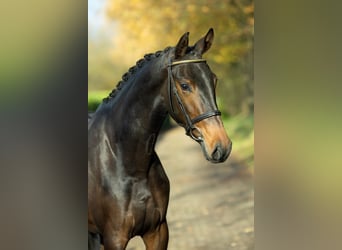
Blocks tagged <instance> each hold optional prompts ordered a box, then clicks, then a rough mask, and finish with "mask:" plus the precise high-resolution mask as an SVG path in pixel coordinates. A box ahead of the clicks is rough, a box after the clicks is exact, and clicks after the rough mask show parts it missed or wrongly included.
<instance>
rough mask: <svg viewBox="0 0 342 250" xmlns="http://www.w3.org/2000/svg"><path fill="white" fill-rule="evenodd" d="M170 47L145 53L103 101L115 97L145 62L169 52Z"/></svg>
mask: <svg viewBox="0 0 342 250" xmlns="http://www.w3.org/2000/svg"><path fill="white" fill-rule="evenodd" d="M170 49H171V47H166V48H165V49H164V50H163V51H161V50H158V51H157V52H155V53H148V54H146V55H144V57H143V58H141V59H140V60H138V61H137V62H136V64H135V65H134V66H132V67H130V68H129V69H128V71H127V72H126V73H125V74H123V75H122V80H121V81H119V82H118V84H117V85H116V87H115V89H113V90H112V91H111V92H110V94H109V96H108V97H106V98H104V99H103V101H104V102H108V101H109V100H110V99H111V98H113V97H115V96H116V94H117V92H118V91H119V90H121V89H122V87H123V85H124V84H125V83H127V82H128V80H129V79H130V78H131V76H133V75H134V74H135V73H136V72H137V71H138V70H139V69H140V68H142V66H143V65H144V64H145V62H148V61H150V60H151V59H153V58H157V57H159V56H161V55H162V54H165V53H167V52H168V51H169V50H170Z"/></svg>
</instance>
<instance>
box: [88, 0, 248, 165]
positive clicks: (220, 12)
mask: <svg viewBox="0 0 342 250" xmlns="http://www.w3.org/2000/svg"><path fill="white" fill-rule="evenodd" d="M210 27H213V28H214V31H215V38H214V43H213V46H212V47H211V49H210V51H209V52H208V53H207V54H205V55H204V57H205V58H206V59H207V60H208V63H209V65H210V67H211V68H212V70H213V72H215V73H216V74H217V76H218V78H219V82H218V87H217V101H218V105H219V108H220V110H221V111H222V113H223V115H222V117H223V120H224V123H225V127H226V129H227V132H228V133H229V136H230V137H231V138H232V140H233V142H234V149H233V150H234V152H235V153H237V154H239V155H240V157H241V159H244V160H245V161H246V164H248V165H249V166H253V164H254V149H253V145H254V128H253V127H254V85H253V37H254V1H253V0H231V1H219V0H200V1H198V0H189V1H166V0H160V1H155V0H144V1H139V0H115V1H114V0H89V3H88V32H89V33H88V64H89V65H88V77H89V83H88V91H89V93H88V110H90V111H92V110H95V109H96V107H97V105H98V104H99V103H100V102H101V101H102V98H104V97H106V96H107V95H108V94H109V93H110V91H111V90H112V89H113V88H115V86H116V84H117V82H118V81H119V80H120V79H121V76H122V75H123V74H124V73H125V72H126V71H127V69H128V68H129V67H130V66H133V65H134V64H135V62H136V61H137V60H139V59H140V58H142V57H143V55H144V54H146V53H153V52H155V51H157V50H162V49H164V48H165V47H167V46H175V45H176V43H177V42H178V39H179V38H180V36H181V35H182V34H184V33H185V32H187V31H189V32H190V44H193V43H195V42H196V41H197V40H198V39H199V38H201V37H202V36H203V35H205V34H206V32H207V31H208V29H209V28H210Z"/></svg>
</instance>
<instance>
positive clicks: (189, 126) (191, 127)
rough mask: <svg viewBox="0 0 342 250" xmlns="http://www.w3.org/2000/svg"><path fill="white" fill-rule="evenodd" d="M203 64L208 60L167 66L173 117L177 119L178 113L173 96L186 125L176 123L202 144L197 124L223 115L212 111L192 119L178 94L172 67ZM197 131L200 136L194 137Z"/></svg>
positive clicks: (184, 61)
mask: <svg viewBox="0 0 342 250" xmlns="http://www.w3.org/2000/svg"><path fill="white" fill-rule="evenodd" d="M201 62H206V60H205V59H189V60H181V61H175V62H171V61H170V63H169V64H168V65H167V69H168V93H169V105H170V113H171V116H173V117H174V118H176V113H175V110H174V107H173V98H172V94H173V95H174V96H175V97H176V100H177V103H178V105H179V108H180V110H181V112H182V113H183V116H184V118H185V123H186V124H182V123H180V122H178V121H176V122H177V123H178V124H179V125H181V126H182V127H184V128H185V131H186V134H187V135H188V136H190V137H191V138H192V139H194V140H195V141H197V142H202V141H203V138H202V133H201V131H200V129H199V128H197V127H196V126H195V124H196V123H198V122H200V121H202V120H204V119H207V118H210V117H212V116H218V115H221V112H220V111H219V110H212V111H208V112H206V113H204V114H201V115H199V116H196V117H195V118H191V117H190V116H189V114H188V113H187V112H186V110H185V107H184V104H183V102H182V99H181V98H180V96H179V94H178V91H177V88H176V85H175V80H174V78H173V75H172V66H174V65H179V64H186V63H201ZM195 130H197V132H198V133H199V136H196V135H194V131H195Z"/></svg>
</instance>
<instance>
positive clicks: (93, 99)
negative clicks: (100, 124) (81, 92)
mask: <svg viewBox="0 0 342 250" xmlns="http://www.w3.org/2000/svg"><path fill="white" fill-rule="evenodd" d="M109 92H110V91H90V92H89V93H88V111H91V112H93V111H95V110H96V109H97V107H98V106H99V105H100V104H101V102H102V99H103V98H105V97H106V96H108V94H109Z"/></svg>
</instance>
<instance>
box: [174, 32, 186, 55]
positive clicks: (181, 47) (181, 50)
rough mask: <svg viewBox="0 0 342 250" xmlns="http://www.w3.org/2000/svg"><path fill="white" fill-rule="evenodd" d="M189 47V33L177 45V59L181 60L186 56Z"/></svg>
mask: <svg viewBox="0 0 342 250" xmlns="http://www.w3.org/2000/svg"><path fill="white" fill-rule="evenodd" d="M188 45H189V32H186V33H185V34H184V35H183V36H182V37H181V38H180V39H179V42H178V43H177V45H176V49H175V58H176V59H177V58H180V57H182V56H184V55H185V53H186V50H187V48H188Z"/></svg>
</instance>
